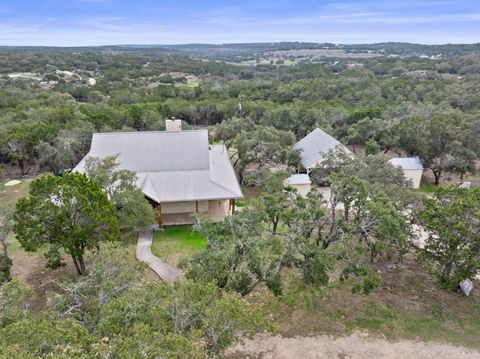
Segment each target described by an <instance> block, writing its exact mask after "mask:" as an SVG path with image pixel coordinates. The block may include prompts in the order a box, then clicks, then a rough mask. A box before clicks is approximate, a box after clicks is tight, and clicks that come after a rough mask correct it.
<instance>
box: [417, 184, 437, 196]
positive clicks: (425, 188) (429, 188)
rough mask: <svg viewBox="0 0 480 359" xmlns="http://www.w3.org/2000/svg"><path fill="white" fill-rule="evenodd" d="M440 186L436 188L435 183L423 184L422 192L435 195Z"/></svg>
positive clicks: (421, 186)
mask: <svg viewBox="0 0 480 359" xmlns="http://www.w3.org/2000/svg"><path fill="white" fill-rule="evenodd" d="M437 188H438V186H435V185H434V184H433V183H422V184H421V185H420V192H421V193H424V194H430V193H434V192H435V190H436V189H437Z"/></svg>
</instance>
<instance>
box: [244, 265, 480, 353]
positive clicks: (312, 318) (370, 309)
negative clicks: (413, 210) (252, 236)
mask: <svg viewBox="0 0 480 359" xmlns="http://www.w3.org/2000/svg"><path fill="white" fill-rule="evenodd" d="M381 277H382V284H381V286H380V287H379V288H377V289H376V290H375V291H374V292H373V293H371V294H370V295H369V296H364V295H360V294H352V293H351V291H350V289H351V286H349V285H348V283H335V284H332V285H330V286H329V287H327V288H321V289H314V288H312V287H311V286H310V285H306V284H304V283H303V281H301V280H299V274H298V273H295V272H293V271H289V272H287V273H285V282H286V283H287V284H286V290H285V294H284V295H283V296H281V297H274V296H273V295H272V294H270V293H269V292H268V291H266V290H265V289H259V290H258V291H257V292H256V293H255V294H253V295H252V297H251V300H253V301H256V302H260V303H264V306H263V307H264V308H265V310H266V312H267V313H268V314H269V315H270V316H271V317H272V318H273V319H274V321H275V323H277V328H278V332H279V333H280V334H281V335H283V336H287V337H293V336H298V335H300V336H314V335H321V334H333V335H349V334H351V333H353V332H355V331H357V330H360V331H367V332H368V333H369V334H371V335H372V336H378V337H382V338H383V337H386V338H388V339H415V340H423V341H437V342H447V343H453V344H456V345H463V346H467V347H471V348H476V349H478V348H480V342H479V341H478V336H479V335H480V293H479V292H478V291H474V293H473V295H472V296H471V297H463V296H461V295H459V294H458V293H455V292H449V291H445V290H441V289H438V288H436V287H435V285H434V282H433V278H432V276H430V275H429V274H427V272H426V270H425V269H424V268H422V267H421V266H420V265H419V264H418V263H416V262H414V261H413V259H411V258H407V259H406V260H405V262H404V263H403V264H402V265H399V266H397V267H396V268H394V267H391V268H389V269H384V270H383V271H382V273H381ZM476 285H479V283H476Z"/></svg>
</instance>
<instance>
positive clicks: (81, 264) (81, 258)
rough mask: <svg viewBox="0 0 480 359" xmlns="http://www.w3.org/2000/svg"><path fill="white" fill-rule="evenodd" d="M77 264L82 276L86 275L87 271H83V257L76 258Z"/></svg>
mask: <svg viewBox="0 0 480 359" xmlns="http://www.w3.org/2000/svg"><path fill="white" fill-rule="evenodd" d="M78 263H79V264H80V270H81V271H82V275H86V274H87V270H86V269H85V261H84V260H83V256H82V257H80V258H78Z"/></svg>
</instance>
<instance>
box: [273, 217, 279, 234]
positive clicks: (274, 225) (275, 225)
mask: <svg viewBox="0 0 480 359" xmlns="http://www.w3.org/2000/svg"><path fill="white" fill-rule="evenodd" d="M272 223H273V226H272V234H273V235H274V236H275V235H277V227H278V219H275V220H274V221H273V222H272Z"/></svg>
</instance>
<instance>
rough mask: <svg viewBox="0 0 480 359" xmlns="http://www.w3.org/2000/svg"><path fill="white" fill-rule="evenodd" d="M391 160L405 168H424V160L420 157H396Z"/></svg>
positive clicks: (397, 165)
mask: <svg viewBox="0 0 480 359" xmlns="http://www.w3.org/2000/svg"><path fill="white" fill-rule="evenodd" d="M390 162H391V163H392V164H393V165H394V166H395V167H400V168H401V169H404V170H423V165H422V162H421V161H420V159H419V158H418V157H394V158H392V159H391V160H390Z"/></svg>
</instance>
